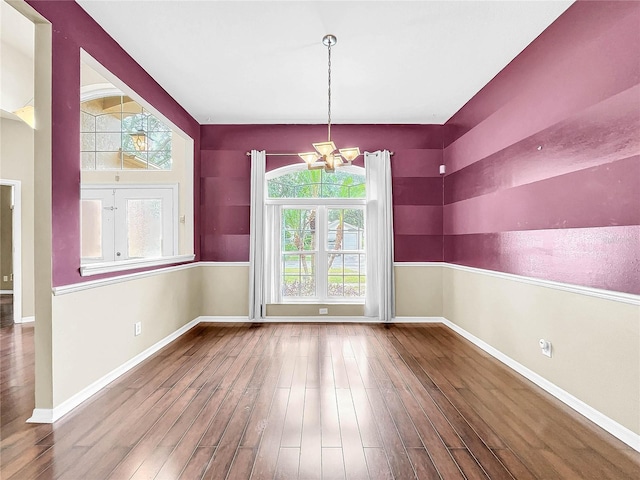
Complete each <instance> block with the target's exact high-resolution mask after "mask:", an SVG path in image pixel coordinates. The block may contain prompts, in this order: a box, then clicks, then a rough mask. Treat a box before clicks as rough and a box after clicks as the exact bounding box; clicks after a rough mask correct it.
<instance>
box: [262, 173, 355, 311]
mask: <svg viewBox="0 0 640 480" xmlns="http://www.w3.org/2000/svg"><path fill="white" fill-rule="evenodd" d="M362 170H363V169H362V168H359V167H350V168H349V169H348V170H347V168H346V167H345V168H344V169H342V170H341V171H340V172H335V173H329V174H327V173H326V172H324V171H323V170H307V169H306V168H305V166H304V165H302V166H298V165H296V166H294V167H285V168H283V169H279V170H276V171H273V172H270V173H269V174H268V175H267V191H268V198H267V199H266V201H265V204H266V208H267V215H266V218H267V222H268V225H267V229H268V231H269V233H268V235H269V236H270V238H272V239H273V245H274V248H273V251H270V252H267V269H268V273H267V278H271V279H273V280H272V282H273V283H277V285H270V286H268V288H267V289H268V291H270V292H271V294H270V295H269V296H270V297H271V301H272V302H274V303H295V302H316V303H345V302H346V303H351V302H356V303H362V302H363V301H364V294H365V288H366V276H365V258H366V251H365V215H364V213H365V212H364V201H365V200H364V197H365V178H364V175H363V173H364V172H363V171H362Z"/></svg>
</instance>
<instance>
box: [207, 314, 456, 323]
mask: <svg viewBox="0 0 640 480" xmlns="http://www.w3.org/2000/svg"><path fill="white" fill-rule="evenodd" d="M197 320H198V321H199V322H200V323H231V322H252V323H253V322H256V323H288V322H292V323H384V322H381V321H380V320H378V319H377V318H372V317H363V316H355V315H351V316H342V317H338V316H331V315H328V316H324V315H318V316H305V317H299V316H294V315H291V316H269V317H265V318H263V319H261V320H255V321H254V320H249V317H242V316H219V317H218V316H214V315H205V316H201V317H198V318H197ZM391 323H444V317H394V319H393V320H392V321H391Z"/></svg>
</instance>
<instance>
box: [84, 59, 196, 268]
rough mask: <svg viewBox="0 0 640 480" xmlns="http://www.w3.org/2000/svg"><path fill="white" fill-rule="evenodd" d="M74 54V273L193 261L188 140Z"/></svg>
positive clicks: (112, 79) (91, 61)
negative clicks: (77, 206)
mask: <svg viewBox="0 0 640 480" xmlns="http://www.w3.org/2000/svg"><path fill="white" fill-rule="evenodd" d="M81 57H82V62H81V64H80V104H79V115H80V131H79V132H78V135H79V137H80V144H81V152H80V158H78V162H79V163H80V181H81V187H80V191H81V218H80V224H81V232H80V239H79V243H80V250H81V252H80V257H81V258H80V273H81V275H82V276H87V275H96V274H101V273H109V272H117V271H125V270H132V269H136V268H142V267H153V266H161V265H170V264H175V263H180V262H185V261H191V260H193V259H194V254H193V252H194V231H193V212H194V205H193V153H194V144H193V139H192V138H190V137H189V135H188V134H187V133H185V132H183V131H182V130H181V129H180V128H178V127H177V126H176V125H175V124H173V123H172V122H171V120H169V119H168V118H166V117H165V116H164V115H163V114H162V112H160V111H158V110H156V109H155V108H154V107H153V106H152V105H150V104H148V103H146V102H145V100H144V98H143V97H141V96H139V95H138V94H137V93H136V92H135V91H133V90H132V89H130V88H129V87H128V86H127V85H126V84H125V83H123V82H122V81H121V80H120V79H119V78H117V77H116V76H114V75H113V74H112V73H111V72H109V71H108V70H107V69H105V68H104V66H102V65H100V64H99V63H98V62H97V61H96V60H95V59H93V58H92V57H91V56H90V55H88V54H87V53H86V52H81Z"/></svg>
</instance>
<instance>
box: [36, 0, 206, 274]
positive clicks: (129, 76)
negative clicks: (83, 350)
mask: <svg viewBox="0 0 640 480" xmlns="http://www.w3.org/2000/svg"><path fill="white" fill-rule="evenodd" d="M27 3H28V4H29V5H31V6H32V7H33V8H34V9H35V10H36V11H38V12H39V13H40V14H41V15H42V16H44V17H45V18H46V19H47V20H49V21H50V22H51V24H52V26H53V36H52V50H53V51H52V73H51V88H52V115H53V124H52V132H51V135H52V147H51V161H52V164H53V167H54V168H53V171H52V202H53V284H54V286H61V285H69V284H73V283H77V282H80V281H82V278H81V277H80V273H79V269H78V267H79V264H80V242H79V241H78V239H79V238H80V161H79V159H80V136H79V135H78V132H79V131H80V115H79V114H78V109H79V105H80V63H81V61H80V49H81V48H82V49H84V50H85V51H86V52H87V53H88V54H89V55H91V57H93V58H94V59H95V60H96V61H97V62H99V63H100V64H101V65H103V66H104V67H105V68H106V69H107V70H109V71H110V72H111V73H112V74H113V75H115V76H116V77H117V78H119V79H120V80H121V81H122V82H124V83H125V84H126V85H127V86H129V87H130V88H131V90H133V91H134V92H136V93H137V94H138V95H139V96H141V97H142V98H143V99H144V100H145V101H147V102H148V103H149V104H150V105H153V107H154V108H156V109H157V110H158V111H159V112H161V113H162V114H163V115H164V116H165V117H166V118H168V119H169V120H170V121H172V122H173V123H174V124H175V125H176V126H177V127H179V128H180V129H181V130H182V131H183V132H185V133H186V134H187V135H189V136H190V137H191V138H192V139H193V140H194V143H195V145H194V151H195V159H194V163H195V167H194V168H195V176H196V177H197V176H198V175H199V171H198V162H199V152H200V145H199V137H200V126H199V125H198V123H197V122H196V121H195V120H194V119H193V117H191V116H190V115H189V114H188V113H187V112H186V110H184V108H182V107H181V106H180V105H179V104H178V103H177V102H176V101H175V100H174V99H173V98H171V97H170V96H169V95H168V94H167V92H166V91H165V90H164V89H163V88H162V87H161V86H160V85H159V84H158V83H157V82H156V81H155V80H154V79H153V78H152V77H151V76H150V75H149V74H148V73H147V72H146V71H145V70H144V69H143V68H142V67H140V65H138V64H137V63H136V62H135V60H133V58H131V57H130V56H129V54H128V53H127V52H125V51H124V50H123V49H122V47H120V45H118V44H117V43H116V42H115V41H114V40H113V39H112V38H111V37H110V36H109V35H108V34H107V33H106V32H105V31H104V30H103V29H102V27H100V26H99V25H98V24H97V23H96V22H95V21H94V20H93V19H92V18H91V17H90V16H89V15H88V14H87V13H86V12H85V11H84V10H83V9H82V8H81V7H80V6H79V5H78V4H77V3H75V2H66V1H38V0H28V1H27ZM36 55H37V52H36ZM194 190H195V192H194V195H195V198H199V197H198V195H199V193H198V187H197V185H194ZM198 228H199V226H198V218H197V213H196V218H195V229H196V234H195V238H197V236H198ZM197 248H198V245H196V258H197V255H198V251H197ZM114 275H115V274H107V275H104V276H114ZM101 277H103V276H101Z"/></svg>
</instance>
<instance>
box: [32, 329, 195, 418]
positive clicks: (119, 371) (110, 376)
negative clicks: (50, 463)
mask: <svg viewBox="0 0 640 480" xmlns="http://www.w3.org/2000/svg"><path fill="white" fill-rule="evenodd" d="M198 323H199V320H198V319H197V318H196V319H195V320H192V321H190V322H189V323H187V324H186V325H183V326H182V327H180V328H179V329H178V330H176V331H175V332H173V333H172V334H170V335H168V336H166V337H165V338H163V339H162V340H160V341H159V342H157V343H155V344H154V345H152V346H150V347H149V348H147V349H146V350H145V351H143V352H141V353H139V354H138V355H136V356H135V357H133V358H132V359H131V360H129V361H128V362H125V363H123V364H122V365H120V366H119V367H118V368H116V369H115V370H112V371H111V372H109V373H107V374H106V375H105V376H103V377H102V378H100V379H98V380H96V381H95V382H93V383H92V384H91V385H89V386H88V387H86V388H84V389H82V390H81V391H79V392H78V393H76V394H75V395H73V396H72V397H71V398H69V399H67V400H65V401H64V402H62V403H61V404H60V405H58V406H57V407H55V408H53V409H46V408H36V409H34V410H33V414H32V416H31V418H30V419H29V420H27V423H53V422H55V421H56V420H58V419H60V418H62V417H63V416H64V415H66V414H67V413H69V412H70V411H71V410H73V409H74V408H76V407H77V406H78V405H80V404H81V403H82V402H84V401H86V400H88V399H89V398H90V397H91V396H93V395H95V394H96V393H98V392H99V391H100V390H101V389H103V388H104V387H106V386H107V385H108V384H110V383H111V382H113V381H114V380H115V379H117V378H118V377H120V376H121V375H123V374H125V373H126V372H128V371H129V370H131V369H132V368H133V367H135V366H136V365H138V364H139V363H141V362H142V361H144V360H146V359H147V358H149V357H150V356H151V355H153V354H154V353H156V352H157V351H158V350H160V349H161V348H163V347H165V346H166V345H168V344H169V343H171V342H172V341H174V340H175V339H176V338H178V337H180V336H181V335H183V334H184V333H186V332H187V331H188V330H191V329H192V328H193V327H195V326H196V325H197V324H198Z"/></svg>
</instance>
